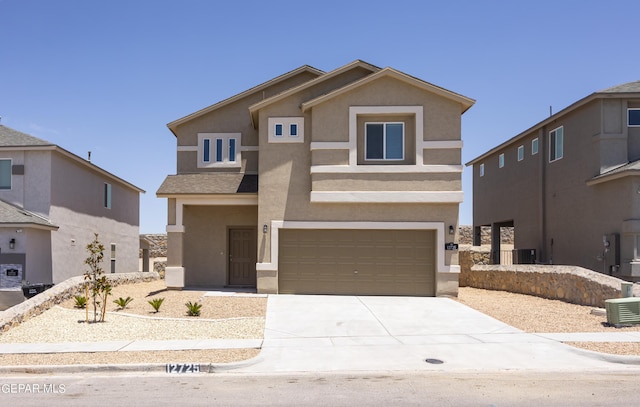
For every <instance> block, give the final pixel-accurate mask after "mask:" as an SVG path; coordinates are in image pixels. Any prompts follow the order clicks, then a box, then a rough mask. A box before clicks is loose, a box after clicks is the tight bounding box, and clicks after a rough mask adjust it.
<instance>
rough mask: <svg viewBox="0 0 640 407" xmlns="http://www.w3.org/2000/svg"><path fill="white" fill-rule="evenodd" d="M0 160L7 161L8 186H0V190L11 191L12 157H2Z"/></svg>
mask: <svg viewBox="0 0 640 407" xmlns="http://www.w3.org/2000/svg"><path fill="white" fill-rule="evenodd" d="M0 161H9V188H0V191H11V190H12V189H13V159H12V158H2V159H0Z"/></svg>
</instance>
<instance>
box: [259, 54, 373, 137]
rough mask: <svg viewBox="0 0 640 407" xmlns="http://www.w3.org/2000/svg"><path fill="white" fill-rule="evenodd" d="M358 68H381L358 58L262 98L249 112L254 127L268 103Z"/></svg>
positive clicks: (371, 69) (370, 69)
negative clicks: (258, 114) (258, 115)
mask: <svg viewBox="0 0 640 407" xmlns="http://www.w3.org/2000/svg"><path fill="white" fill-rule="evenodd" d="M356 68H364V69H367V70H369V71H371V72H372V73H373V72H377V71H379V70H380V68H379V67H377V66H375V65H372V64H370V63H368V62H365V61H362V60H360V59H356V60H355V61H353V62H350V63H348V64H346V65H344V66H341V67H339V68H336V69H334V70H333V71H330V72H327V73H325V74H323V75H321V76H319V77H317V78H315V79H312V80H310V81H308V82H305V83H303V84H300V85H298V86H295V87H293V88H291V89H287V90H285V91H284V92H281V93H278V94H277V95H274V96H271V97H270V98H267V99H264V100H261V101H260V102H258V103H256V104H254V105H251V106H249V113H251V121H252V123H253V125H254V127H255V126H256V124H257V119H258V117H257V112H258V111H259V110H260V109H262V108H263V107H265V106H268V105H270V104H272V103H275V102H277V101H279V100H282V99H284V98H286V97H288V96H291V95H293V94H296V93H298V92H300V91H303V90H305V89H308V88H310V87H311V86H314V85H317V84H319V83H322V82H324V81H326V80H329V79H331V78H334V77H336V76H338V75H340V74H342V73H345V72H348V71H350V70H352V69H356Z"/></svg>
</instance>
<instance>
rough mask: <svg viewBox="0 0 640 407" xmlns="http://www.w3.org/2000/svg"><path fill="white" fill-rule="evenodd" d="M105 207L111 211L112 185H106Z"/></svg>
mask: <svg viewBox="0 0 640 407" xmlns="http://www.w3.org/2000/svg"><path fill="white" fill-rule="evenodd" d="M104 207H105V208H107V209H111V184H107V183H106V182H105V183H104Z"/></svg>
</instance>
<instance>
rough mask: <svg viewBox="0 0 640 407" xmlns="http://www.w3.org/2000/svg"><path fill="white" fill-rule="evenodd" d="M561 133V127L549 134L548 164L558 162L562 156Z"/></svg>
mask: <svg viewBox="0 0 640 407" xmlns="http://www.w3.org/2000/svg"><path fill="white" fill-rule="evenodd" d="M563 133H564V130H563V127H562V126H560V127H558V128H557V129H555V130H552V131H551V132H549V162H552V161H556V160H559V159H561V158H562V156H563V151H562V150H563V140H562V139H563Z"/></svg>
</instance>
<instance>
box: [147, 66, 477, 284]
mask: <svg viewBox="0 0 640 407" xmlns="http://www.w3.org/2000/svg"><path fill="white" fill-rule="evenodd" d="M473 103H474V101H473V100H472V99H469V98H467V97H465V96H462V95H459V94H457V93H454V92H451V91H449V90H446V89H443V88H440V87H438V86H435V85H432V84H430V83H428V82H425V81H423V80H421V79H418V78H415V77H412V76H409V75H407V74H404V73H402V72H399V71H397V70H395V69H392V68H384V69H381V68H378V67H376V66H373V65H371V64H369V63H366V62H363V61H355V62H353V63H350V64H348V65H345V66H343V67H340V68H338V69H335V70H333V71H330V72H323V71H320V70H318V69H315V68H312V67H310V66H303V67H300V68H298V69H296V70H293V71H291V72H288V73H286V74H284V75H281V76H279V77H277V78H274V79H272V80H270V81H267V82H265V83H263V84H261V85H258V86H256V87H253V88H251V89H249V90H247V91H245V92H242V93H240V94H238V95H235V96H233V97H231V98H229V99H226V100H223V101H221V102H218V103H216V104H214V105H212V106H209V107H207V108H205V109H202V110H200V111H198V112H195V113H193V114H190V115H188V116H186V117H183V118H181V119H178V120H176V121H173V122H171V123H169V124H168V127H169V129H170V130H171V131H172V133H173V134H174V136H175V137H176V140H177V173H176V174H175V175H169V176H168V177H167V178H166V180H165V181H164V183H163V184H162V185H161V186H160V188H159V190H158V191H157V196H158V197H161V198H167V200H168V226H167V235H168V254H167V268H166V284H167V286H168V287H170V288H178V289H179V288H182V287H185V286H190V287H191V286H198V287H204V286H218V287H220V286H248V287H256V288H257V291H258V292H261V293H305V294H361V295H421V296H433V295H445V294H456V293H457V288H458V273H459V266H458V255H457V251H456V250H454V249H453V247H449V250H446V249H445V245H446V243H452V242H454V241H455V240H456V238H457V230H458V208H459V204H460V202H461V201H462V197H463V193H462V182H461V174H462V162H461V148H462V141H461V115H462V114H463V113H464V112H465V111H466V110H467V109H469V108H470V107H471V106H472V105H473Z"/></svg>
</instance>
